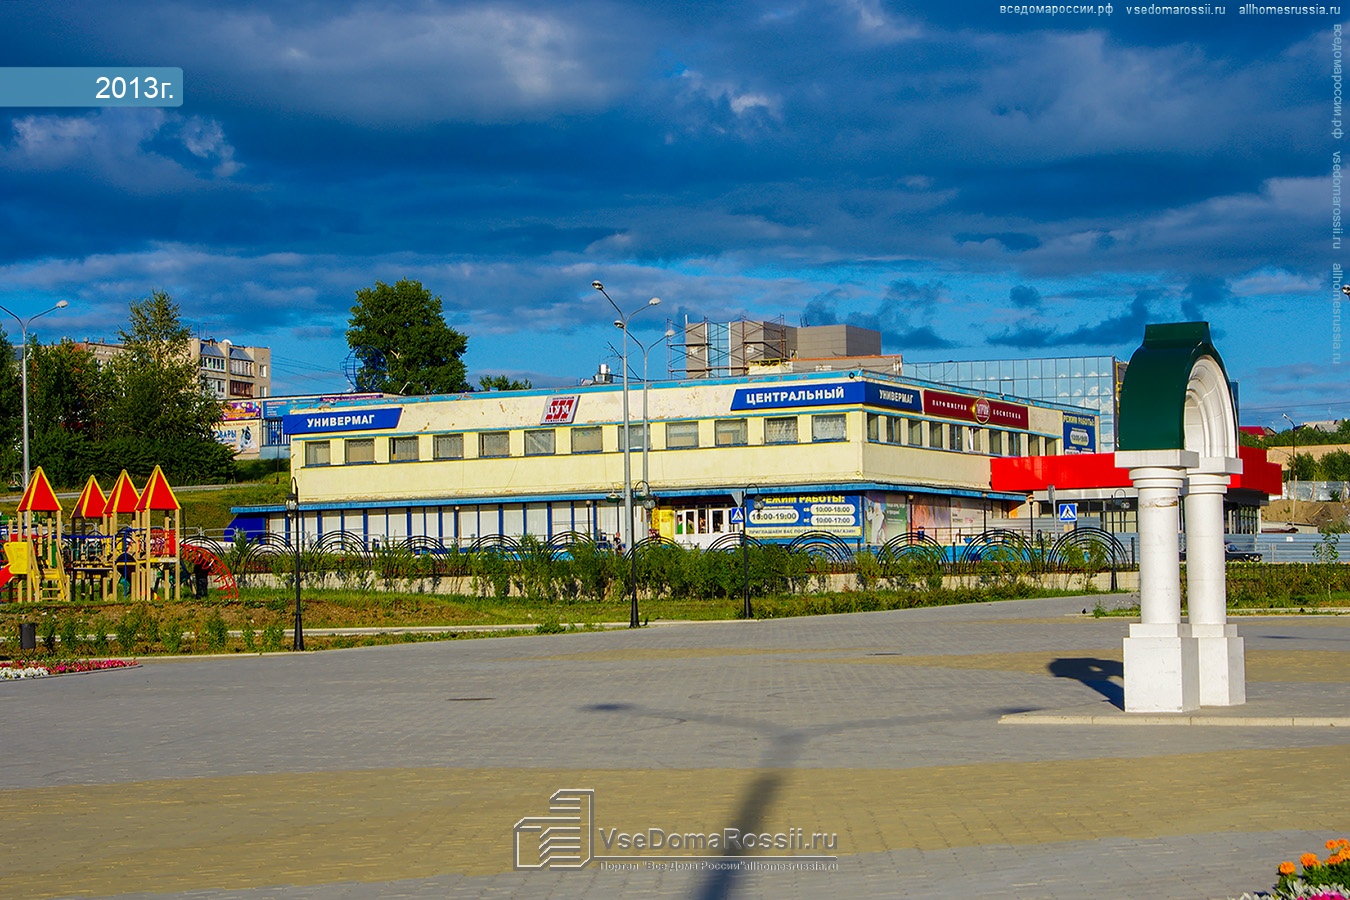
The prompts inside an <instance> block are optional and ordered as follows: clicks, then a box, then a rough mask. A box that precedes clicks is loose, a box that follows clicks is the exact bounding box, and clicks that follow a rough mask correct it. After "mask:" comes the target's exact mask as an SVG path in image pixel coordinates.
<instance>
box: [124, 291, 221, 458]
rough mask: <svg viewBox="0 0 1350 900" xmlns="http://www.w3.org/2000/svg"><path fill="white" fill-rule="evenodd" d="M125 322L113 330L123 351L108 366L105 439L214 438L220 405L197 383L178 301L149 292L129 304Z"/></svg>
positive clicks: (197, 377)
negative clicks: (116, 330)
mask: <svg viewBox="0 0 1350 900" xmlns="http://www.w3.org/2000/svg"><path fill="white" fill-rule="evenodd" d="M129 325H130V327H129V328H128V329H125V330H120V331H119V332H118V337H119V338H120V339H121V341H122V343H123V345H124V346H125V348H126V349H125V350H124V351H123V352H122V353H120V354H119V355H117V356H116V357H114V358H113V360H112V361H111V362H110V363H109V364H108V375H109V378H110V381H111V386H112V391H111V393H112V403H111V405H110V409H109V411H108V434H109V437H119V436H122V435H131V436H141V435H146V436H155V437H159V438H166V439H180V440H183V439H185V440H206V441H214V434H213V432H214V429H215V427H216V426H217V425H218V424H219V423H220V413H221V403H220V401H219V400H217V399H216V398H214V397H212V396H211V395H209V394H208V393H207V392H206V389H205V388H204V387H203V386H202V381H201V373H200V372H198V370H197V367H196V365H194V364H193V362H192V357H191V355H190V353H189V350H188V340H189V339H190V338H191V336H192V332H191V331H190V330H189V329H188V327H187V326H186V325H184V324H183V320H182V318H181V316H180V315H179V311H178V304H177V303H175V302H173V299H172V298H170V297H169V295H168V294H166V293H164V292H163V291H154V292H153V293H151V295H150V296H149V297H146V298H145V299H143V300H137V301H135V302H133V303H132V304H131V309H130V321H129Z"/></svg>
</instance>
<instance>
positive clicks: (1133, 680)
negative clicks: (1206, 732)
mask: <svg viewBox="0 0 1350 900" xmlns="http://www.w3.org/2000/svg"><path fill="white" fill-rule="evenodd" d="M1198 462H1199V457H1198V455H1197V454H1195V453H1191V452H1187V451H1182V450H1144V451H1129V452H1119V453H1117V454H1116V465H1117V466H1120V467H1122V468H1127V469H1129V471H1130V481H1132V482H1133V483H1134V486H1135V489H1136V490H1137V491H1138V493H1139V608H1140V619H1141V621H1140V623H1139V624H1138V625H1131V626H1130V636H1129V637H1127V638H1126V639H1125V643H1124V650H1125V711H1126V712H1188V711H1190V710H1193V709H1196V708H1198V707H1199V705H1200V676H1199V659H1198V648H1197V645H1196V642H1195V639H1194V638H1193V637H1192V636H1191V630H1190V626H1189V625H1185V624H1182V622H1181V565H1180V561H1179V554H1180V549H1181V548H1180V540H1179V535H1180V529H1181V517H1180V515H1179V513H1178V504H1179V502H1180V492H1181V488H1182V486H1183V485H1184V484H1185V483H1186V469H1187V468H1188V467H1190V466H1194V465H1195V464H1196V463H1198Z"/></svg>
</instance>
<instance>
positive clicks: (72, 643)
mask: <svg viewBox="0 0 1350 900" xmlns="http://www.w3.org/2000/svg"><path fill="white" fill-rule="evenodd" d="M83 630H84V623H83V622H81V621H80V620H79V619H74V618H71V619H62V620H61V649H62V652H64V653H65V654H66V655H68V656H74V655H76V654H77V653H78V652H79V649H78V648H79V646H80V643H81V641H80V633H81V632H82V631H83Z"/></svg>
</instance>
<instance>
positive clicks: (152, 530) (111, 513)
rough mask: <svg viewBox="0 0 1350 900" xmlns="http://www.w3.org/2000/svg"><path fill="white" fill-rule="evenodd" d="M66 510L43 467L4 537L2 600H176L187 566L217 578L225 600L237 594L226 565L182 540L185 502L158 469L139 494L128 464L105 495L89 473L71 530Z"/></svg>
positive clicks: (0, 573)
mask: <svg viewBox="0 0 1350 900" xmlns="http://www.w3.org/2000/svg"><path fill="white" fill-rule="evenodd" d="M63 512H64V511H63V509H62V506H61V502H60V500H58V499H57V497H56V493H55V491H53V490H52V486H51V484H50V482H48V480H47V476H46V473H44V472H43V471H42V467H41V466H39V467H38V468H37V469H36V470H35V471H34V472H33V476H32V478H31V480H30V481H29V484H28V487H27V489H26V490H25V491H24V495H23V499H22V500H21V501H20V502H19V508H18V517H17V520H16V522H15V526H14V527H13V528H12V529H11V530H10V531H9V532H8V533H7V534H6V535H5V538H4V559H3V560H0V562H3V565H0V599H12V600H15V601H19V602H36V601H55V600H70V599H71V598H72V596H73V595H74V594H77V593H80V594H85V595H87V596H88V597H90V598H97V599H101V600H115V599H126V600H129V601H131V602H137V601H148V600H154V599H163V600H168V599H172V600H175V601H177V600H181V599H182V575H183V574H184V573H185V572H186V571H188V567H189V566H190V567H191V568H193V569H196V570H197V571H199V572H205V573H206V574H208V575H214V576H215V577H216V579H217V584H218V586H219V588H220V589H221V590H222V592H223V593H224V594H225V595H226V596H227V597H229V598H231V599H238V597H239V593H238V589H237V587H236V585H235V581H234V576H233V574H232V573H231V572H230V570H229V568H228V567H227V566H226V565H225V564H224V562H222V561H221V559H220V558H219V557H218V556H217V555H216V554H215V553H212V552H211V551H210V550H209V549H207V548H205V547H201V546H197V545H194V544H192V543H190V542H186V541H183V540H182V539H181V538H180V536H181V534H182V506H181V504H179V502H178V498H177V496H175V495H174V492H173V489H172V488H171V487H169V483H168V480H167V479H166V478H165V477H164V473H163V472H162V471H161V470H160V468H159V466H155V469H154V471H153V472H152V473H151V475H150V478H149V480H148V481H147V482H146V484H145V488H144V489H143V490H141V491H137V490H136V486H135V484H133V483H132V480H131V476H130V475H128V474H127V471H126V470H125V469H123V470H122V473H121V474H120V475H119V476H118V478H117V481H116V483H115V484H114V485H113V489H112V491H111V492H109V493H108V494H106V495H105V494H104V493H103V489H102V487H101V486H100V485H99V483H98V479H97V478H95V477H94V476H90V478H89V481H88V482H87V483H86V484H85V487H84V490H83V491H82V492H81V493H80V496H79V499H77V500H76V501H75V506H74V508H73V510H72V513H71V519H70V523H69V527H67V525H66V523H65V521H64V516H63ZM160 514H163V518H162V520H160V521H159V522H157V521H156V520H157V519H158V517H159V516H160ZM5 593H8V594H9V595H10V596H9V597H7V598H6V597H5V596H4V594H5Z"/></svg>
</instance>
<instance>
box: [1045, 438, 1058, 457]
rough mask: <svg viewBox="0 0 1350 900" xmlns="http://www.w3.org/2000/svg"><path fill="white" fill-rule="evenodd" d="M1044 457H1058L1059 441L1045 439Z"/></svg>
mask: <svg viewBox="0 0 1350 900" xmlns="http://www.w3.org/2000/svg"><path fill="white" fill-rule="evenodd" d="M1045 455H1046V456H1058V455H1059V441H1057V440H1055V439H1054V438H1046V439H1045Z"/></svg>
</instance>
